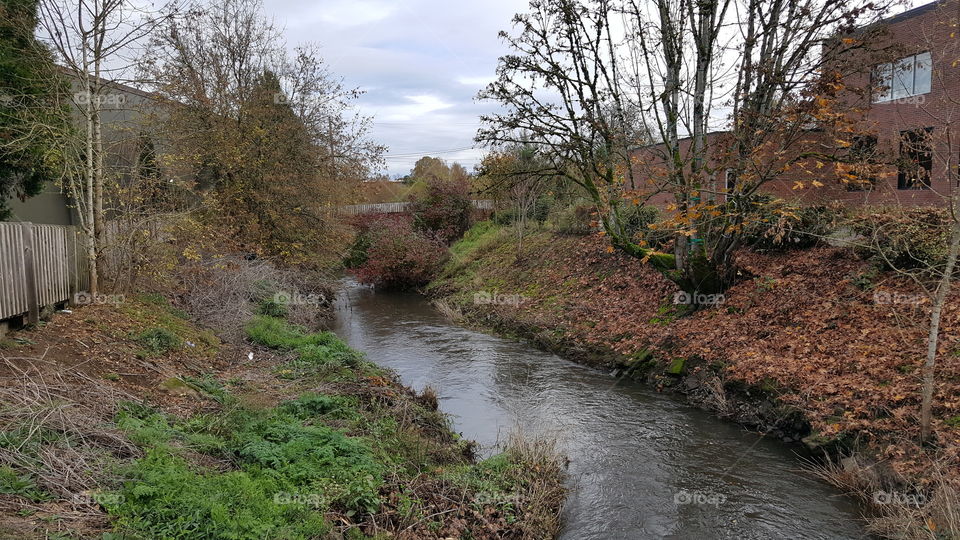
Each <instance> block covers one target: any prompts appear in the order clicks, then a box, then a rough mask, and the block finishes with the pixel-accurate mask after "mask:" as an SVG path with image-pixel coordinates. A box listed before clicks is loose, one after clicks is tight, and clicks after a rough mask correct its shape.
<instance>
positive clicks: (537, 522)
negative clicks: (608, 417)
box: [504, 430, 568, 538]
mask: <svg viewBox="0 0 960 540" xmlns="http://www.w3.org/2000/svg"><path fill="white" fill-rule="evenodd" d="M504 452H505V453H506V455H507V456H508V457H509V458H510V459H511V460H512V461H514V462H515V463H517V464H518V465H519V467H517V470H518V471H521V472H522V473H523V474H524V475H525V478H523V482H522V484H523V485H524V490H523V493H522V499H521V500H522V501H523V515H524V520H523V523H522V530H523V533H524V538H539V537H542V536H537V535H538V534H539V535H542V534H544V533H550V534H552V536H553V537H555V536H557V535H559V534H560V530H561V528H562V527H563V523H562V521H561V517H560V516H561V515H562V514H563V512H562V508H563V502H564V500H565V499H566V496H567V490H566V489H565V488H564V479H565V478H566V471H567V464H568V461H567V459H566V458H565V457H564V456H563V455H562V454H561V453H560V452H559V451H558V450H557V441H556V439H553V438H543V437H531V436H529V435H526V434H524V433H523V432H521V431H519V430H514V432H513V433H511V434H510V436H509V437H508V438H507V443H506V445H505V447H504Z"/></svg>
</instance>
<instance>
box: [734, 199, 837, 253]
mask: <svg viewBox="0 0 960 540" xmlns="http://www.w3.org/2000/svg"><path fill="white" fill-rule="evenodd" d="M753 204H754V206H755V208H756V211H755V212H756V213H755V214H754V215H753V216H750V217H749V218H748V222H747V224H746V226H745V227H744V233H743V240H744V243H745V244H746V245H748V246H750V247H751V248H753V249H755V250H758V251H782V250H788V249H807V248H811V247H814V246H816V245H818V244H819V243H820V242H821V241H822V240H823V238H825V237H827V236H829V235H830V234H832V233H833V232H834V231H835V230H836V228H837V222H838V219H839V216H840V213H839V211H838V209H837V208H834V207H829V206H802V207H798V206H794V205H792V204H789V203H787V202H786V201H783V200H779V199H773V198H771V197H766V196H764V197H758V198H757V199H756V201H754V203H753Z"/></svg>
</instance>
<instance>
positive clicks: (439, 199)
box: [344, 157, 473, 290]
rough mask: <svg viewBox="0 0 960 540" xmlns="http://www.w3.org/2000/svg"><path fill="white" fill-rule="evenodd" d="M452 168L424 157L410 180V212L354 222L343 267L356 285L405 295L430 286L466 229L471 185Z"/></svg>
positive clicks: (469, 219)
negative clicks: (358, 282) (356, 282)
mask: <svg viewBox="0 0 960 540" xmlns="http://www.w3.org/2000/svg"><path fill="white" fill-rule="evenodd" d="M462 169H463V167H460V166H459V165H457V164H456V163H454V164H453V165H452V166H447V165H446V164H445V163H444V162H443V161H441V160H438V159H435V158H430V157H425V158H423V159H421V160H420V161H418V162H417V167H414V169H413V171H412V173H411V174H412V175H418V176H414V178H416V180H414V181H413V187H412V188H411V191H414V190H415V191H414V193H413V194H412V195H410V199H411V200H410V201H409V202H410V203H411V211H410V212H409V213H401V214H387V215H384V214H368V215H362V216H357V217H356V218H354V219H353V227H354V229H355V231H356V236H355V239H354V242H353V245H352V246H351V248H350V252H349V255H348V256H347V257H346V259H345V262H344V263H345V266H346V267H347V268H348V269H350V270H351V271H353V272H354V274H355V275H356V277H357V279H358V280H359V281H360V282H361V283H365V284H369V285H373V286H375V287H377V288H378V289H384V290H408V289H415V288H418V287H422V286H424V285H426V284H427V283H429V282H430V280H431V279H433V277H434V276H436V275H437V273H438V272H439V271H440V269H441V268H442V267H443V264H444V263H445V262H446V261H447V259H448V258H449V250H448V246H449V245H450V243H451V242H453V241H455V240H457V239H459V238H460V237H462V236H463V234H464V233H465V232H466V231H467V229H469V228H470V225H471V223H472V219H473V203H472V202H471V200H470V196H471V182H470V179H469V178H468V177H467V176H466V174H465V172H464V174H462V175H461V174H455V171H458V170H462ZM417 186H420V189H416V188H417Z"/></svg>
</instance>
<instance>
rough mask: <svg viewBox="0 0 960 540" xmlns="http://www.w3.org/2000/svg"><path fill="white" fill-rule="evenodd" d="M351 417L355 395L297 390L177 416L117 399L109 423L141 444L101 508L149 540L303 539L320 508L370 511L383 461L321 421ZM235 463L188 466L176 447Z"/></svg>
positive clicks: (323, 527)
mask: <svg viewBox="0 0 960 540" xmlns="http://www.w3.org/2000/svg"><path fill="white" fill-rule="evenodd" d="M358 415H359V413H358V412H357V410H356V402H355V400H353V399H351V398H348V397H341V396H326V395H321V394H305V395H303V396H301V397H300V398H298V399H296V400H291V401H287V402H285V403H282V404H281V405H279V406H277V407H275V408H270V409H263V410H256V409H249V408H243V407H240V406H236V407H234V408H232V409H230V410H227V411H224V412H222V413H218V414H213V415H200V416H196V417H193V418H190V419H187V420H177V419H175V418H172V417H169V416H167V415H165V414H162V413H159V412H156V411H153V410H151V409H149V408H146V407H142V406H130V405H126V406H125V407H123V408H122V409H121V411H120V412H119V413H118V415H117V420H116V421H117V425H118V426H119V427H120V428H121V429H122V430H124V431H125V432H126V433H127V435H128V437H129V438H130V439H131V440H132V441H133V442H135V443H136V444H138V445H140V446H142V447H143V448H144V449H145V450H146V456H145V457H144V458H141V459H139V460H137V461H136V462H135V463H134V464H133V465H131V466H130V467H129V468H128V470H127V471H126V474H125V477H126V481H125V482H124V483H123V486H122V487H121V488H120V489H119V490H118V491H117V493H116V494H117V495H120V497H115V499H116V501H117V502H116V503H115V504H113V505H112V506H108V511H109V512H110V513H111V515H113V516H114V517H115V518H116V525H117V530H118V531H120V532H133V533H136V534H142V535H145V536H146V537H151V538H311V537H316V536H317V535H323V534H326V533H327V532H329V530H330V528H331V527H330V524H329V523H327V522H326V521H325V520H324V519H323V512H325V511H328V510H330V509H334V510H337V511H340V512H343V513H344V514H346V515H348V516H349V515H357V514H363V513H366V512H372V511H375V510H376V509H377V508H379V505H380V498H379V488H380V486H381V484H382V483H383V476H384V474H385V468H384V466H383V465H382V464H381V463H379V462H378V461H377V459H376V458H375V454H374V452H373V450H372V449H371V448H370V445H369V443H368V442H367V441H366V440H365V439H363V438H361V437H353V436H349V435H347V434H345V433H344V432H343V431H341V430H339V429H335V428H333V427H330V426H328V425H325V424H326V423H327V422H328V421H332V420H335V419H351V418H355V417H357V416H358ZM187 450H189V451H192V452H198V453H202V454H208V455H211V456H212V457H215V458H218V459H221V460H225V461H227V462H229V463H233V464H234V465H235V467H236V468H235V469H234V470H228V471H222V470H217V469H212V468H209V467H202V466H197V465H194V464H192V463H191V462H190V461H189V460H188V457H189V454H186V453H184V452H185V451H187Z"/></svg>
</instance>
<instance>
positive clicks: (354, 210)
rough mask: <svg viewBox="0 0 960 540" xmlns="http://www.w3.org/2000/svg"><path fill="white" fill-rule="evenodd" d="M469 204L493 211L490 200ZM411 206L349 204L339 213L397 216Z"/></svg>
mask: <svg viewBox="0 0 960 540" xmlns="http://www.w3.org/2000/svg"><path fill="white" fill-rule="evenodd" d="M471 202H472V203H473V207H474V208H476V209H477V210H493V201H492V200H487V199H484V200H475V201H471ZM411 206H412V203H409V202H392V203H376V204H351V205H348V206H341V207H340V213H341V214H345V215H348V216H356V215H359V214H399V213H402V212H409V211H410V208H411Z"/></svg>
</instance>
